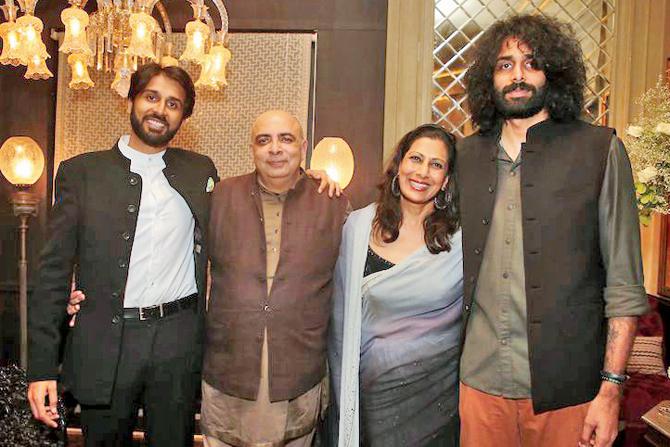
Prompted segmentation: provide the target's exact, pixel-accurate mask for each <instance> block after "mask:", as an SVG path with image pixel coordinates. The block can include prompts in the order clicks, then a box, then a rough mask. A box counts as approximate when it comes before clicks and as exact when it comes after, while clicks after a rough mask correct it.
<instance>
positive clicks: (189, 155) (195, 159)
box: [169, 147, 214, 166]
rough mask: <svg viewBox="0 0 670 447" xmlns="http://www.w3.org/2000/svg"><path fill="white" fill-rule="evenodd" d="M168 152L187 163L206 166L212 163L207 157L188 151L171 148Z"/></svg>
mask: <svg viewBox="0 0 670 447" xmlns="http://www.w3.org/2000/svg"><path fill="white" fill-rule="evenodd" d="M169 150H170V152H172V154H171V156H173V157H175V158H177V159H180V160H187V161H188V162H189V163H202V164H206V165H208V166H209V165H211V164H213V163H214V162H213V161H212V159H211V158H210V157H209V156H207V155H205V154H200V153H198V152H193V151H190V150H188V149H182V148H179V147H171V148H170V149H169Z"/></svg>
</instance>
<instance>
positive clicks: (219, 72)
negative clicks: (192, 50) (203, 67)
mask: <svg viewBox="0 0 670 447" xmlns="http://www.w3.org/2000/svg"><path fill="white" fill-rule="evenodd" d="M209 54H210V56H211V57H212V67H211V73H210V75H211V77H212V78H214V80H215V81H216V83H217V84H219V85H228V81H227V80H226V65H227V64H228V62H230V59H231V57H232V55H231V53H230V50H229V49H228V48H226V47H224V46H223V45H214V46H213V47H212V49H211V50H209Z"/></svg>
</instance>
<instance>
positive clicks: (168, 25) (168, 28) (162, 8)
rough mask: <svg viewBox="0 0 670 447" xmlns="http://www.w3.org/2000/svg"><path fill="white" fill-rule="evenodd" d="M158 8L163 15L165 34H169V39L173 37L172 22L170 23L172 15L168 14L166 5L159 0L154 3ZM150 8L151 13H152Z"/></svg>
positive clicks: (161, 15) (160, 14)
mask: <svg viewBox="0 0 670 447" xmlns="http://www.w3.org/2000/svg"><path fill="white" fill-rule="evenodd" d="M154 5H155V8H156V10H157V11H158V15H159V16H160V17H161V22H163V28H165V34H166V35H167V38H168V40H170V38H171V37H172V23H170V17H169V16H168V13H167V9H165V5H163V2H161V1H160V0H158V1H157V2H156V3H154ZM151 11H153V9H152V10H150V12H149V13H150V14H151Z"/></svg>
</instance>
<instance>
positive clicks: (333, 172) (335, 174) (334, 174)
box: [326, 164, 340, 183]
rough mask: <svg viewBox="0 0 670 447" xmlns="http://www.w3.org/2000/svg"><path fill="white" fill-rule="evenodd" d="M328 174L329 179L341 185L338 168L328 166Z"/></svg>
mask: <svg viewBox="0 0 670 447" xmlns="http://www.w3.org/2000/svg"><path fill="white" fill-rule="evenodd" d="M326 174H328V177H330V178H331V179H333V181H334V182H337V183H340V171H339V170H338V169H337V166H333V165H332V164H331V165H328V167H327V168H326Z"/></svg>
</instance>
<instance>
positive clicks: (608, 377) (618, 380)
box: [600, 371, 629, 385]
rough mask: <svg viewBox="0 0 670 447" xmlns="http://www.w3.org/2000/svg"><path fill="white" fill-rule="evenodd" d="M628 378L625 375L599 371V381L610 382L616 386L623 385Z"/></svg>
mask: <svg viewBox="0 0 670 447" xmlns="http://www.w3.org/2000/svg"><path fill="white" fill-rule="evenodd" d="M628 378H629V376H628V375H626V374H614V373H611V372H609V371H600V379H601V380H605V381H607V382H612V383H614V384H616V385H623V384H624V382H625V381H626V380H628Z"/></svg>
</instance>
